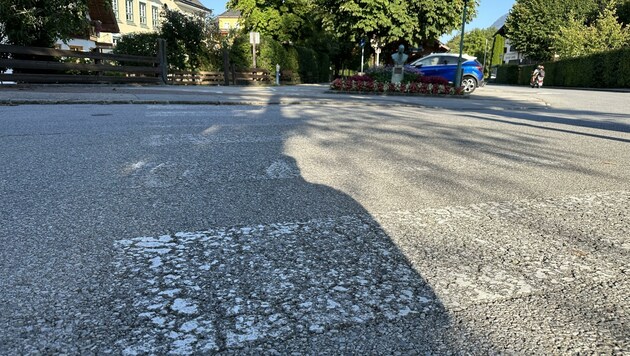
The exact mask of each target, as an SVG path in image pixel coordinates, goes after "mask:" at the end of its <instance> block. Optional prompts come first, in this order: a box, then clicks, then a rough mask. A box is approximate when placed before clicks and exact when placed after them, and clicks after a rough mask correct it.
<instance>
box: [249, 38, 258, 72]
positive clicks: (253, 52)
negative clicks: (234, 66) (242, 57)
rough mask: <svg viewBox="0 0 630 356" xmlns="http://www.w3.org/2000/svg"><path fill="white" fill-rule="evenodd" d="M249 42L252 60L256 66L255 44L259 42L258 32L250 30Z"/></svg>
mask: <svg viewBox="0 0 630 356" xmlns="http://www.w3.org/2000/svg"><path fill="white" fill-rule="evenodd" d="M249 43H251V44H252V61H253V62H254V63H253V64H254V68H256V45H257V44H260V32H250V33H249Z"/></svg>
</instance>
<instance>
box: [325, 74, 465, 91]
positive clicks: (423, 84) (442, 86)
mask: <svg viewBox="0 0 630 356" xmlns="http://www.w3.org/2000/svg"><path fill="white" fill-rule="evenodd" d="M359 78H360V79H359ZM367 78H369V77H368V76H365V75H363V76H354V77H350V78H348V79H335V80H333V81H332V83H330V89H331V90H333V91H341V92H358V93H401V94H424V95H463V94H464V88H463V87H460V88H454V87H453V86H451V85H450V84H448V81H446V80H444V79H443V78H440V77H423V78H424V79H423V80H419V81H417V82H411V83H400V84H393V83H389V82H377V81H374V80H373V79H371V78H369V79H367ZM357 79H358V80H357Z"/></svg>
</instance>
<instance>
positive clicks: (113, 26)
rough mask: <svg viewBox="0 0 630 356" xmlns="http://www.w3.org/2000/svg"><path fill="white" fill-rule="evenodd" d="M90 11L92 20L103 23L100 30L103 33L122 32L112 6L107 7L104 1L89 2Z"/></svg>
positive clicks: (90, 0) (91, 0) (89, 0)
mask: <svg viewBox="0 0 630 356" xmlns="http://www.w3.org/2000/svg"><path fill="white" fill-rule="evenodd" d="M88 10H89V12H90V19H92V20H94V21H100V22H101V27H100V30H101V31H102V32H112V33H118V32H120V29H119V28H118V21H116V16H115V15H114V10H112V7H111V6H108V5H106V3H105V2H104V1H100V0H88Z"/></svg>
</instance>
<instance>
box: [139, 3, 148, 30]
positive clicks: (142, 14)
mask: <svg viewBox="0 0 630 356" xmlns="http://www.w3.org/2000/svg"><path fill="white" fill-rule="evenodd" d="M140 23H141V24H143V25H146V24H147V4H145V3H143V2H141V3H140Z"/></svg>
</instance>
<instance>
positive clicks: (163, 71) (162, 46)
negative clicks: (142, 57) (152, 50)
mask: <svg viewBox="0 0 630 356" xmlns="http://www.w3.org/2000/svg"><path fill="white" fill-rule="evenodd" d="M157 41H158V62H159V65H160V75H161V76H162V83H164V84H168V61H167V60H166V40H165V39H163V38H158V40H157Z"/></svg>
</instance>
